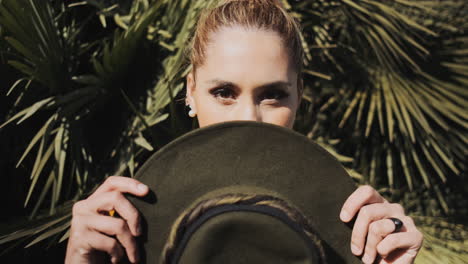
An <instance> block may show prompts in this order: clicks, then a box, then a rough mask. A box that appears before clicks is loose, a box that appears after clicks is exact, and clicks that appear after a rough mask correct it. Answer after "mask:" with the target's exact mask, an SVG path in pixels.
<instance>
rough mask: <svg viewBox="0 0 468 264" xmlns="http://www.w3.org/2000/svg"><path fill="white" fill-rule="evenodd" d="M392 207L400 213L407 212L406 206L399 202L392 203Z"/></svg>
mask: <svg viewBox="0 0 468 264" xmlns="http://www.w3.org/2000/svg"><path fill="white" fill-rule="evenodd" d="M391 206H392V209H393V210H395V211H396V212H398V213H401V214H405V208H403V206H402V205H401V204H399V203H392V204H391Z"/></svg>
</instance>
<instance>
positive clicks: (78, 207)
mask: <svg viewBox="0 0 468 264" xmlns="http://www.w3.org/2000/svg"><path fill="white" fill-rule="evenodd" d="M84 207H85V201H84V200H81V201H78V202H76V203H75V204H73V208H72V214H73V215H78V214H80V213H81V212H83V210H84Z"/></svg>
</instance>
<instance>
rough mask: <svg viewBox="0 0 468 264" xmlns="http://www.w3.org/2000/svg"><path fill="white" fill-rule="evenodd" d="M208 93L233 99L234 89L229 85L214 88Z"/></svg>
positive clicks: (220, 97)
mask: <svg viewBox="0 0 468 264" xmlns="http://www.w3.org/2000/svg"><path fill="white" fill-rule="evenodd" d="M210 93H211V94H212V95H213V96H214V97H216V98H219V99H234V98H235V97H236V94H235V92H234V90H233V89H232V88H231V87H229V86H223V87H217V88H214V89H212V90H211V91H210Z"/></svg>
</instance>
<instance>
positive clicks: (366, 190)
mask: <svg viewBox="0 0 468 264" xmlns="http://www.w3.org/2000/svg"><path fill="white" fill-rule="evenodd" d="M360 189H361V192H362V194H363V195H364V196H365V197H366V198H371V197H372V196H373V195H374V192H375V190H374V188H372V186H370V185H364V186H361V187H360Z"/></svg>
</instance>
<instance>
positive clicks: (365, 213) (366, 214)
mask: <svg viewBox="0 0 468 264" xmlns="http://www.w3.org/2000/svg"><path fill="white" fill-rule="evenodd" d="M371 215H372V210H371V208H370V207H369V206H363V207H361V210H359V216H360V217H361V218H362V219H366V220H367V219H369V218H370V217H371Z"/></svg>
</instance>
